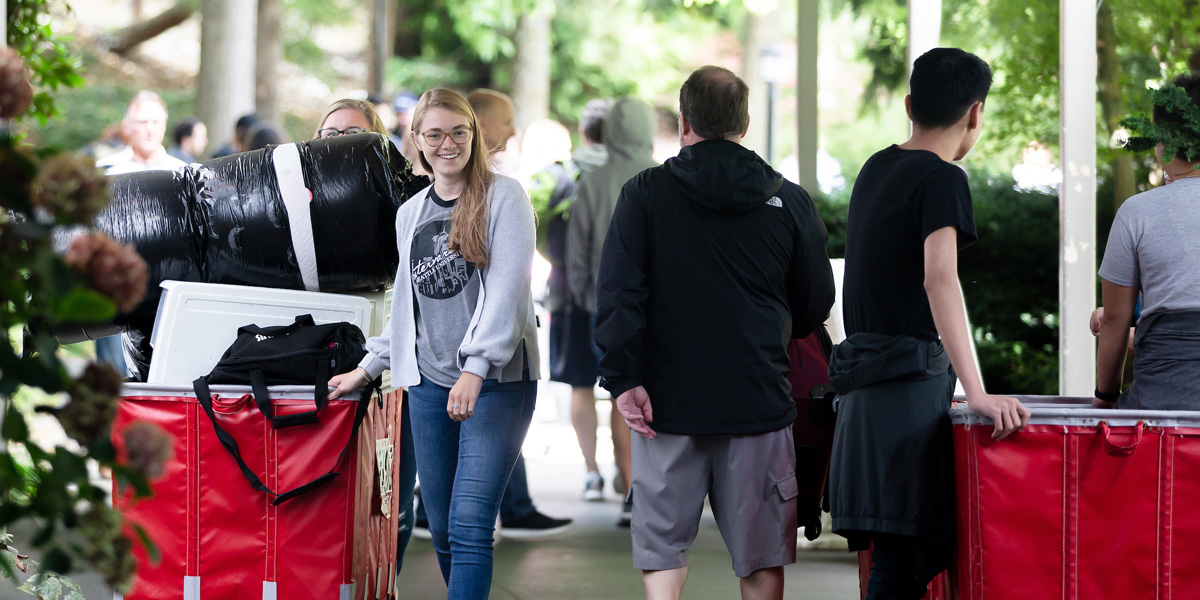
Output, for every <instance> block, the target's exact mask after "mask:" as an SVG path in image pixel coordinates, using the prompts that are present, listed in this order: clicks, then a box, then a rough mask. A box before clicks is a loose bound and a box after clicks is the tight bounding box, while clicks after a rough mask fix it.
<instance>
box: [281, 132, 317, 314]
mask: <svg viewBox="0 0 1200 600" xmlns="http://www.w3.org/2000/svg"><path fill="white" fill-rule="evenodd" d="M271 162H272V163H274V165H275V179H276V181H278V184H279V196H280V197H281V198H283V206H284V207H285V208H287V214H288V227H289V228H290V229H291V231H292V249H293V250H294V251H295V252H296V264H297V265H299V267H300V278H301V279H302V280H303V281H304V289H306V290H308V291H310V292H319V291H321V282H320V280H319V279H318V277H317V248H316V244H315V243H314V242H313V231H312V213H311V212H310V209H309V205H310V204H311V203H312V194H310V193H309V191H308V188H306V187H304V170H303V168H302V167H301V166H300V150H299V148H298V147H297V146H296V144H283V145H281V146H276V147H275V150H274V151H273V152H272V153H271Z"/></svg>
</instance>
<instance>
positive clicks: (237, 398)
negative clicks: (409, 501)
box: [113, 384, 400, 600]
mask: <svg viewBox="0 0 1200 600" xmlns="http://www.w3.org/2000/svg"><path fill="white" fill-rule="evenodd" d="M270 390H271V396H272V400H271V402H272V405H273V407H274V410H275V412H276V414H288V413H292V412H304V411H306V410H311V409H312V404H313V399H312V395H313V388H312V386H278V387H272V388H270ZM212 392H213V394H214V395H215V396H216V397H217V399H216V401H214V405H213V406H214V411H215V413H216V414H217V418H218V420H219V421H220V424H221V427H222V428H224V429H225V430H226V431H228V432H229V433H230V434H231V435H232V436H233V437H234V439H236V440H237V442H238V445H239V447H240V450H241V454H242V457H243V459H244V460H245V462H246V464H247V465H248V466H249V468H250V469H251V470H253V471H254V472H255V473H256V474H257V475H258V476H259V478H260V479H262V481H263V483H264V484H266V485H267V486H268V487H270V488H271V489H273V490H275V491H277V492H278V491H281V490H286V489H291V488H293V487H296V486H298V485H300V484H303V483H305V482H308V481H309V480H311V479H313V478H315V477H317V476H318V475H321V474H324V473H325V472H327V471H329V470H330V469H331V468H332V467H333V465H334V463H335V461H336V460H337V457H338V454H339V453H340V452H341V451H342V448H343V446H344V445H345V444H346V442H347V439H348V438H349V436H350V433H351V429H352V426H353V420H354V413H355V408H356V407H357V405H358V403H357V401H356V400H344V399H343V400H336V401H330V402H329V403H328V404H327V405H326V406H325V408H324V409H322V410H321V412H320V416H319V422H318V423H316V424H312V425H302V426H297V427H291V428H286V429H279V430H276V429H273V428H272V426H271V424H270V423H269V422H268V421H267V420H266V419H264V418H263V416H262V414H261V413H259V412H258V410H257V408H255V406H254V402H253V400H251V399H250V390H249V388H248V387H241V386H226V385H215V386H212ZM398 393H399V392H396V394H398ZM122 396H123V397H122V401H121V403H120V409H119V412H118V416H117V420H116V423H115V425H114V427H113V441H114V443H115V444H116V445H117V449H118V452H123V448H122V444H123V440H122V435H121V432H122V431H123V430H124V429H125V428H126V427H127V426H128V425H129V424H130V423H131V422H132V421H134V420H147V421H151V422H154V423H156V424H158V425H159V426H161V427H163V428H164V429H165V430H166V431H167V432H168V433H169V434H171V435H172V436H173V437H174V438H175V441H174V454H175V456H174V459H173V460H172V461H171V462H170V463H168V465H167V468H166V471H165V473H164V475H163V476H162V477H161V478H159V479H158V480H156V481H154V482H152V484H151V487H152V489H153V491H154V496H153V497H152V498H147V499H141V500H137V501H131V500H130V494H129V492H128V491H126V492H124V493H116V491H115V490H114V497H113V502H114V505H115V506H116V507H117V508H118V509H119V510H120V511H121V512H122V514H123V515H124V516H125V517H126V518H127V519H128V520H129V521H131V522H133V523H137V524H139V525H141V526H142V527H143V528H145V530H146V532H147V533H148V534H149V536H150V538H151V539H152V540H153V541H154V543H155V545H156V546H157V548H158V551H159V553H160V555H161V561H160V562H159V563H157V564H152V563H151V562H150V561H149V559H148V558H147V556H146V554H145V552H144V551H143V550H142V549H141V548H140V546H139V547H138V548H137V550H135V558H136V559H137V562H138V571H137V574H136V576H135V579H134V583H133V587H132V589H131V591H130V593H129V595H127V596H126V597H125V598H126V600H137V599H143V598H145V599H150V598H155V599H157V598H183V599H185V600H193V599H195V600H198V599H199V598H201V597H203V598H208V599H211V598H220V599H241V598H252V599H254V600H258V599H260V598H261V599H263V600H273V599H275V598H313V599H320V598H328V599H330V600H358V599H359V598H391V597H393V593H392V592H393V590H392V588H393V587H394V581H393V577H394V576H393V573H394V570H395V556H396V516H397V514H396V513H397V509H398V500H399V499H398V498H396V497H395V496H394V495H393V494H391V493H390V491H391V490H390V484H391V481H392V480H393V479H394V478H395V477H396V476H397V474H398V473H397V471H398V469H399V463H400V461H399V460H395V457H394V452H395V450H394V449H395V448H396V446H397V444H396V442H397V441H398V440H397V436H398V435H399V431H400V428H399V405H398V403H397V400H398V398H394V397H392V396H388V397H387V399H386V400H387V401H385V402H380V401H379V400H378V399H371V400H369V402H371V406H370V409H369V410H368V412H367V415H366V417H365V418H364V420H363V424H362V426H361V427H360V429H359V435H358V440H357V441H356V443H353V444H351V445H350V447H349V448H348V449H347V454H346V456H345V457H344V458H343V461H342V463H341V467H340V468H339V469H338V471H339V475H338V476H337V477H336V478H334V479H333V480H332V481H330V482H329V483H327V484H325V485H322V486H320V487H318V488H316V489H314V490H312V491H311V492H309V493H307V494H304V495H301V496H298V497H296V498H294V499H292V500H289V501H287V502H284V503H282V504H280V505H279V506H274V505H273V504H272V502H271V501H272V499H273V498H272V497H270V496H269V495H267V494H265V493H263V492H260V491H258V490H255V489H253V488H252V487H251V486H250V484H249V483H248V482H247V481H246V479H245V478H244V477H243V476H242V474H241V472H240V471H239V469H238V467H237V464H236V462H235V461H234V459H233V457H232V456H230V455H229V453H228V452H227V451H226V450H225V448H224V447H222V446H221V444H220V442H219V441H218V440H217V437H216V435H215V433H214V431H213V425H212V423H211V422H210V421H209V419H208V416H207V415H206V414H205V412H204V410H203V409H202V408H201V406H200V404H199V402H198V401H197V400H196V397H195V394H194V393H193V392H192V390H191V388H190V387H183V386H162V385H153V384H128V385H126V387H125V389H124V391H123V394H122Z"/></svg>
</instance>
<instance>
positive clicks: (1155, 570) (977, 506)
mask: <svg viewBox="0 0 1200 600" xmlns="http://www.w3.org/2000/svg"><path fill="white" fill-rule="evenodd" d="M1026 401H1027V402H1028V403H1029V406H1030V408H1031V410H1032V412H1033V419H1032V421H1031V422H1030V425H1029V427H1027V428H1026V429H1025V431H1023V432H1021V433H1019V434H1017V435H1015V436H1012V437H1010V438H1009V439H1006V440H1003V441H1000V442H996V441H993V440H992V439H991V437H990V436H991V433H992V430H993V428H992V425H991V423H990V422H988V421H986V420H984V419H982V418H980V417H979V416H978V415H975V414H974V413H971V412H970V411H969V410H968V409H966V408H965V407H961V408H955V409H953V410H951V419H952V421H953V423H954V445H955V456H956V460H955V471H956V477H957V482H956V488H957V493H958V561H957V566H956V571H957V591H958V597H959V598H961V599H962V600H1006V599H1012V600H1041V599H1047V600H1049V599H1055V600H1060V599H1064V598H1065V599H1076V598H1079V599H1082V598H1122V599H1123V598H1131V599H1140V598H1150V599H1152V598H1163V599H1169V598H1194V597H1197V594H1198V593H1200V592H1197V590H1200V546H1198V545H1197V544H1196V540H1197V539H1200V508H1197V506H1198V505H1197V504H1196V499H1197V498H1200V412H1165V411H1117V410H1100V409H1094V408H1092V407H1091V399H1090V398H1073V399H1072V398H1046V397H1042V398H1038V397H1033V398H1026Z"/></svg>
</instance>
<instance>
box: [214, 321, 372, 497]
mask: <svg viewBox="0 0 1200 600" xmlns="http://www.w3.org/2000/svg"><path fill="white" fill-rule="evenodd" d="M366 355H367V347H366V338H365V337H364V336H363V333H362V330H360V329H359V328H358V327H357V326H355V325H353V324H351V323H346V322H344V321H343V322H339V323H326V324H322V325H317V324H316V323H315V322H313V318H312V315H300V316H298V317H296V321H295V322H294V323H292V324H290V325H281V326H276V327H259V326H257V325H246V326H244V327H239V328H238V333H237V339H235V340H234V342H233V344H232V345H230V346H229V349H228V350H226V351H225V354H224V355H222V356H221V360H219V361H217V366H215V367H213V370H212V372H211V373H209V374H208V375H205V376H203V377H199V378H197V379H196V380H195V381H194V382H192V387H193V388H194V389H195V391H196V398H197V399H198V400H199V401H200V405H201V406H202V407H203V408H204V412H205V413H206V414H207V415H208V418H209V420H210V421H212V424H213V429H214V430H215V431H216V434H217V439H218V440H220V442H221V445H222V446H224V447H225V449H226V450H227V451H228V452H229V453H230V454H231V455H232V456H233V458H234V460H236V461H237V464H238V467H239V468H240V469H241V471H242V475H244V476H245V477H246V480H247V481H249V482H250V485H251V487H253V488H254V489H256V490H260V491H263V492H266V493H268V494H271V495H272V496H276V498H275V501H274V504H276V505H278V504H281V503H283V502H286V501H287V500H290V499H292V498H295V497H296V496H299V495H300V494H303V493H305V492H308V491H310V490H312V489H314V488H316V487H318V486H320V485H321V484H324V483H326V482H328V481H330V480H332V479H333V478H335V477H337V475H338V472H337V471H338V467H339V466H340V465H341V462H342V459H343V458H344V457H345V455H346V450H347V449H349V448H350V445H351V444H353V443H354V440H355V439H357V437H358V427H359V425H361V424H362V420H363V418H364V417H365V416H366V414H367V406H368V405H369V404H370V394H371V393H372V392H378V391H379V387H380V382H381V379H380V378H376V379H375V381H373V382H372V383H371V385H370V386H368V389H367V390H366V391H365V392H364V396H363V397H362V398H360V399H359V403H358V408H357V409H356V410H355V413H354V426H353V428H352V429H351V431H350V439H349V440H348V441H347V442H346V445H345V446H344V447H343V448H342V451H341V453H340V454H339V455H338V458H337V462H335V463H334V465H333V468H332V469H330V470H329V472H328V473H325V474H324V475H322V476H320V477H318V478H316V479H314V480H312V481H310V482H308V483H306V484H304V485H301V486H298V487H296V488H295V489H292V490H289V491H287V492H283V493H276V492H274V491H272V490H271V489H270V488H268V487H267V486H266V485H265V484H263V482H262V480H260V479H259V478H258V476H257V475H256V474H255V473H254V472H253V471H252V470H251V469H250V468H249V467H248V466H247V465H246V463H245V461H243V460H242V456H241V452H240V451H239V450H238V445H237V441H235V440H234V439H233V436H232V435H230V434H229V433H228V432H226V431H225V430H224V429H222V428H221V425H220V424H219V423H218V422H217V417H216V414H215V413H214V412H213V406H212V404H213V402H212V392H211V391H210V388H209V385H210V384H232V385H249V386H250V387H251V390H252V391H253V396H254V404H255V406H257V407H258V410H259V411H260V412H262V414H263V416H264V417H266V418H267V419H268V420H269V421H271V424H272V426H273V427H274V428H275V429H282V428H285V427H295V426H297V425H308V424H313V423H317V422H318V415H319V413H320V412H321V409H322V408H324V407H325V404H326V403H327V401H328V397H329V379H330V378H331V377H332V376H334V375H338V374H341V373H346V372H348V371H351V370H353V369H354V368H355V367H356V366H357V365H358V363H359V361H361V360H362V358H363V357H364V356H366ZM309 383H311V384H312V385H313V405H314V407H313V410H311V411H308V412H303V413H297V414H290V415H275V414H274V411H273V410H272V409H271V397H270V393H269V391H268V389H267V386H268V385H308V384H309Z"/></svg>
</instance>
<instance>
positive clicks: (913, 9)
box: [908, 0, 942, 74]
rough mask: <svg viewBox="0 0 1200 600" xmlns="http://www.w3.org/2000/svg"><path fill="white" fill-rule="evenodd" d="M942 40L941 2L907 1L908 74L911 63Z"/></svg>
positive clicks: (937, 0)
mask: <svg viewBox="0 0 1200 600" xmlns="http://www.w3.org/2000/svg"><path fill="white" fill-rule="evenodd" d="M941 39H942V0H908V72H909V73H910V74H911V73H912V64H913V61H915V60H917V57H919V56H921V55H922V54H925V53H926V52H928V51H930V50H933V49H934V48H937V47H938V46H939V45H940V44H941Z"/></svg>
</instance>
